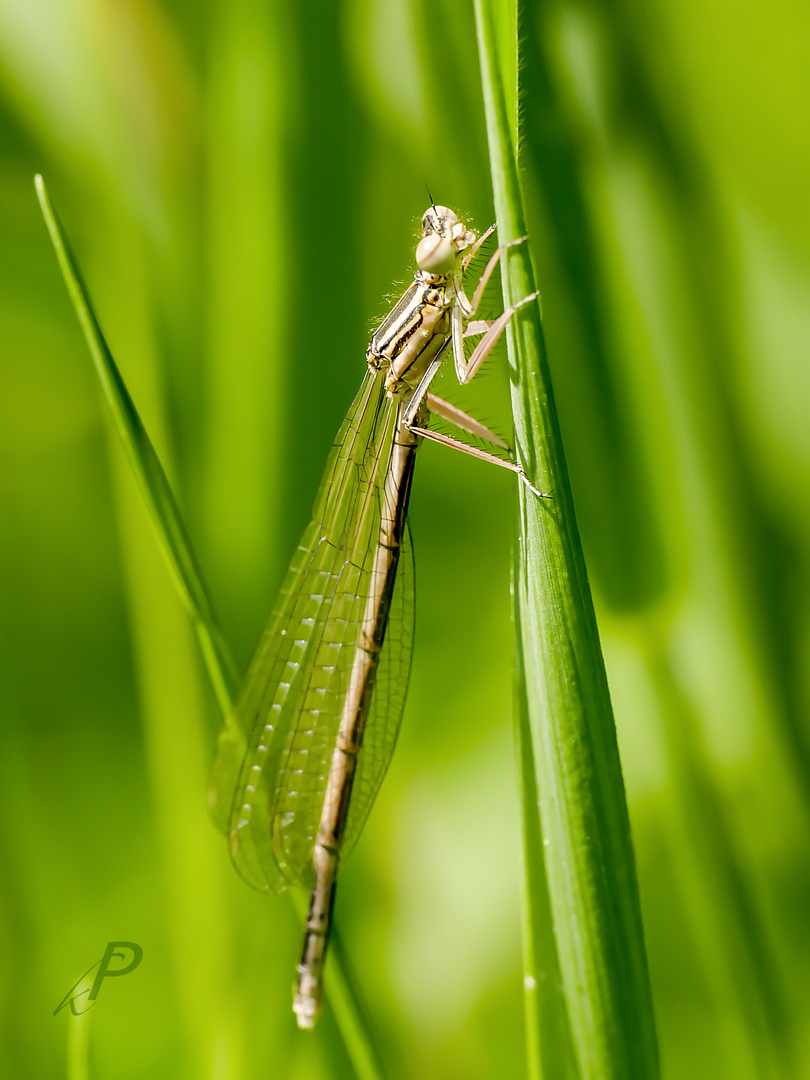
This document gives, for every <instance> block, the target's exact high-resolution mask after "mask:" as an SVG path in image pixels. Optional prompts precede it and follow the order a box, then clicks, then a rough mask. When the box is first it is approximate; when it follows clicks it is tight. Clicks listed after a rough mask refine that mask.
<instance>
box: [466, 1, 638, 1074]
mask: <svg viewBox="0 0 810 1080" xmlns="http://www.w3.org/2000/svg"><path fill="white" fill-rule="evenodd" d="M475 11H476V23H477V29H478V42H479V53H480V59H481V74H482V82H483V89H484V103H485V110H486V119H487V134H488V139H489V147H490V157H491V167H492V180H493V188H494V194H495V209H496V214H497V219H498V226H499V240H500V242H501V243H504V242H507V241H509V240H512V239H516V238H518V237H521V236H523V235H525V231H526V229H525V214H524V210H523V197H522V193H521V188H520V182H519V179H518V171H517V162H516V157H515V148H514V145H515V144H514V141H513V137H512V129H513V123H514V117H516V115H517V113H516V102H517V88H516V86H515V85H514V82H515V80H514V79H513V80H510V81H507V80H506V78H505V76H504V72H505V71H507V70H509V69H510V66H511V68H512V70H514V59H513V58H514V57H515V56H516V55H517V25H516V16H515V10H514V8H513V7H511V5H508V4H507V5H498V4H496V3H494V2H493V0H476V4H475ZM504 53H506V60H505V61H504ZM507 255H508V257H507V260H506V266H505V269H504V273H503V283H504V299H505V302H506V303H507V304H509V303H512V302H514V301H515V300H518V299H520V298H521V297H523V296H526V295H528V294H529V293H532V292H534V290H535V284H534V280H535V279H534V271H533V267H532V262H531V253H530V245H529V244H522V245H519V246H518V247H516V248H513V249H512V250H511V251H510V252H509V253H507ZM515 324H517V325H515ZM508 343H509V349H510V357H511V363H512V369H513V387H512V402H513V413H514V418H515V429H516V441H517V448H518V453H519V455H520V460H521V461H522V463H523V466H524V468H525V470H526V472H527V473H528V475H529V476H530V477H531V478H532V480H533V482H534V483H536V484H538V485H539V486H540V487H541V488H542V490H544V491H550V492H551V493H552V496H553V497H552V499H551V500H542V501H541V500H537V499H533V498H531V497H527V495H526V493H525V492H524V491H521V494H520V520H519V534H518V542H517V545H516V563H517V565H516V572H515V588H516V598H517V612H518V616H519V624H518V625H517V626H516V634H517V637H518V641H517V647H518V649H519V650H520V653H521V655H522V660H523V669H524V673H525V692H526V705H527V710H528V720H529V727H530V729H531V739H532V750H533V754H534V759H535V770H536V773H535V776H536V785H537V793H538V796H539V806H540V818H541V823H542V824H541V827H542V835H543V837H544V850H545V853H546V858H545V865H546V873H547V879H548V889H549V899H550V906H551V914H552V919H553V922H554V930H555V936H556V941H557V949H558V957H559V964H560V972H561V976H562V984H563V990H564V994H565V999H566V1003H567V1009H568V1017H569V1021H570V1030H571V1036H572V1042H573V1047H574V1054H575V1058H576V1061H577V1063H578V1067H579V1072H580V1075H581V1076H582V1077H583V1078H588V1080H607V1078H613V1080H620V1078H621V1080H630V1078H638V1080H641V1078H644V1080H651V1078H654V1077H657V1076H658V1052H657V1043H656V1035H655V1025H654V1020H653V1012H652V999H651V991H650V983H649V974H648V969H647V958H646V950H645V946H644V935H643V929H642V923H641V910H640V903H639V896H638V887H637V883H636V874H635V864H634V858H633V849H632V843H631V839H630V825H629V819H628V815H627V805H626V799H625V793H624V784H623V780H622V773H621V765H620V762H619V753H618V746H617V742H616V730H615V724H614V720H613V712H612V707H611V703H610V694H609V691H608V685H607V677H606V673H605V666H604V660H603V657H602V652H601V647H600V644H599V634H598V630H597V626H596V618H595V614H594V609H593V601H592V597H591V593H590V587H589V584H588V578H587V573H586V569H585V563H584V558H583V554H582V545H581V542H580V538H579V532H578V529H577V524H576V518H575V514H574V506H573V499H572V495H571V487H570V482H569V478H568V471H567V467H566V462H565V455H564V451H563V447H562V441H561V437H560V430H559V423H558V420H557V414H556V409H555V406H554V398H553V392H552V387H551V382H550V377H549V370H548V365H547V362H546V355H545V346H544V340H543V330H542V325H541V320H540V308H539V305H528V306H527V307H526V308H524V310H523V312H522V313H521V315H520V316H519V317H518V318H517V319H515V320H514V321H513V324H512V325H511V326H510V330H509V338H508ZM535 902H539V898H538V897H533V896H531V895H530V903H535ZM538 1037H539V1036H538Z"/></svg>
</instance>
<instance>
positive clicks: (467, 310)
mask: <svg viewBox="0 0 810 1080" xmlns="http://www.w3.org/2000/svg"><path fill="white" fill-rule="evenodd" d="M494 228H495V226H494V225H493V226H492V229H494ZM492 229H489V230H488V231H487V232H485V233H484V235H483V236H482V237H481V239H480V240H479V241H478V243H477V244H476V245H475V247H473V249H472V251H471V252H470V254H469V256H467V257H465V258H464V259H463V260H462V263H461V270H460V272H458V273H457V274H456V275H455V276H454V278H453V288H454V289H455V293H456V300H457V301H458V305H459V307H460V308H461V310H462V312H463V314H464V317H465V319H471V318H472V316H473V315H474V314H475V313H476V311H477V310H478V305H479V304H480V303H481V297H482V296H483V295H484V289H485V288H486V287H487V282H488V281H489V279H490V278H491V277H492V274H493V272H494V270H495V267H496V266H497V265H498V262H499V261H500V258H501V255H503V253H504V252H505V251H506V249H507V248H510V247H516V246H517V245H518V244H524V243H525V242H526V237H525V236H521V237H520V238H519V239H518V240H510V241H509V243H508V244H501V246H500V247H499V248H498V249H497V250H496V251H495V252H494V254H493V256H492V258H491V259H490V260H489V262H488V263H487V265H486V266H485V267H484V272H483V274H482V275H481V280H480V281H479V282H478V285H477V286H476V288H475V292H474V293H473V298H472V300H468V299H467V294H466V293H465V292H464V287H463V285H462V283H461V275H462V274H463V273H464V271H465V270H466V269H467V266H468V265H469V259H470V258H472V256H473V255H474V254H475V252H476V251H477V250H478V248H479V247H480V245H481V244H482V243H483V242H484V240H486V239H487V237H488V236H489V235H490V233H491V232H492Z"/></svg>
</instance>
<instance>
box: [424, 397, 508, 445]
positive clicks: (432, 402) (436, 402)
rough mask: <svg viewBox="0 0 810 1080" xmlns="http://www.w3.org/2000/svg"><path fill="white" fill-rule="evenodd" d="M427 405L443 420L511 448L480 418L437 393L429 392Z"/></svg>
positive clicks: (495, 443) (471, 433) (481, 437)
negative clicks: (463, 410)
mask: <svg viewBox="0 0 810 1080" xmlns="http://www.w3.org/2000/svg"><path fill="white" fill-rule="evenodd" d="M427 407H428V409H429V410H430V411H431V412H432V413H435V414H436V415H437V416H441V417H442V419H443V420H448V421H449V422H450V423H451V424H455V426H456V427H457V428H461V430H462V431H466V432H468V433H469V434H470V435H476V436H478V438H479V439H486V441H487V442H491V443H494V445H495V446H500V447H501V449H503V450H508V449H509V444H508V443H505V442H504V441H503V439H501V438H500V437H499V436H498V435H496V434H495V432H494V431H490V430H489V428H488V427H484V425H483V424H482V423H481V421H480V420H476V419H475V417H474V416H469V415H468V414H467V413H465V412H462V410H461V409H459V408H458V407H457V406H456V405H452V404H451V403H450V402H449V401H443V400H442V399H441V398H440V397H436V395H435V394H428V395H427Z"/></svg>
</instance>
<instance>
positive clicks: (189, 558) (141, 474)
mask: <svg viewBox="0 0 810 1080" xmlns="http://www.w3.org/2000/svg"><path fill="white" fill-rule="evenodd" d="M34 182H35V186H36V191H37V196H38V198H39V203H40V206H41V208H42V213H43V216H44V218H45V223H46V225H47V227H48V232H49V233H50V236H51V240H52V242H53V246H54V249H55V251H56V257H57V259H58V261H59V266H60V268H61V270H62V274H63V276H64V279H65V284H66V285H67V289H68V293H69V294H70V298H71V300H72V302H73V306H74V308H75V310H76V314H77V316H78V318H79V322H80V324H81V327H82V330H83V331H84V335H85V339H86V340H87V344H88V347H89V349H90V353H91V355H92V357H93V362H94V364H95V367H96V372H97V374H98V377H99V379H100V381H101V385H102V388H103V390H104V395H105V397H106V400H107V403H108V405H109V406H110V410H111V412H112V414H113V418H114V421H115V425H116V429H117V431H118V434H119V436H120V438H121V442H122V443H123V446H124V450H125V453H126V456H127V459H128V461H129V464H130V466H131V468H132V471H133V472H134V474H135V477H136V479H137V482H138V485H139V487H140V490H141V494H142V495H143V498H144V500H145V502H146V506H147V509H148V511H149V516H150V518H151V520H152V524H153V526H154V528H155V531H156V532H157V535H158V539H159V542H160V545H161V547H162V549H163V553H164V555H165V557H166V560H167V562H168V564H169V568H170V570H171V573H172V577H173V579H174V582H175V586H176V587H177V591H178V593H179V594H180V597H181V599H182V600H183V603H184V605H185V607H186V610H187V611H188V613H189V615H190V617H191V619H192V622H193V624H194V628H195V630H196V633H197V638H198V640H199V643H200V647H201V649H202V653H203V658H204V661H205V665H206V669H207V671H208V674H209V676H210V678H211V682H212V684H213V687H214V690H215V693H216V696H217V701H218V703H219V706H220V708H221V710H222V713H223V716H224V717H225V718H226V726H225V730H224V731H223V734H222V736H220V738H221V739H222V738H225V739H230V740H231V741H233V742H234V743H237V742H238V741H239V740H240V739H241V738H242V735H241V732H239V731H238V729H237V728H236V725H235V724H230V723H229V722H228V717H229V715H230V709H231V702H232V698H233V693H234V689H235V687H236V683H237V680H238V672H237V668H236V662H235V660H234V658H233V652H232V650H231V648H230V646H229V644H228V642H227V641H226V639H225V638H224V637H223V635H222V633H221V631H220V630H219V628H218V626H217V623H216V620H215V617H214V612H213V606H212V604H211V600H210V598H209V596H208V593H207V591H206V587H205V584H204V582H203V578H202V574H201V572H200V569H199V564H198V562H197V558H196V556H195V554H194V551H193V549H192V546H191V541H190V539H189V536H188V532H187V530H186V527H185V524H184V523H183V520H182V517H181V515H180V510H179V508H178V506H177V501H176V499H175V497H174V494H173V492H172V490H171V487H170V485H169V481H168V478H167V476H166V472H165V470H164V468H163V466H162V465H161V463H160V460H159V458H158V456H157V453H156V452H155V448H154V446H153V445H152V441H151V439H150V438H149V435H148V433H147V431H146V428H145V427H144V425H143V422H142V420H141V418H140V416H139V415H138V411H137V409H136V408H135V404H134V402H133V400H132V397H131V396H130V394H129V391H128V390H127V387H126V385H125V383H124V380H123V378H122V376H121V373H120V371H119V370H118V367H117V365H116V363H115V361H114V359H113V357H112V354H111V352H110V349H109V347H108V345H107V342H106V341H105V339H104V335H103V334H102V332H101V328H100V326H99V323H98V319H97V318H96V315H95V312H94V311H93V307H92V305H91V303H90V298H89V295H88V292H87V289H86V288H85V286H84V283H83V281H82V278H81V275H80V273H79V269H78V267H77V265H76V262H75V259H74V258H73V255H72V253H71V250H70V246H69V244H68V241H67V238H66V236H65V233H64V230H63V229H62V226H61V224H60V222H59V219H58V217H57V215H56V213H55V211H54V209H53V207H52V205H51V202H50V199H49V197H48V193H47V190H46V188H45V182H44V180H43V179H42V177H41V176H37V177H36V178H35V181H34ZM289 895H290V896H291V899H292V900H293V901H295V900H296V899H300V898H298V897H296V896H295V895H293V894H289ZM328 976H329V991H328V992H329V998H330V1004H331V1006H332V1009H333V1011H334V1014H335V1019H336V1021H337V1024H338V1027H339V1028H340V1032H341V1036H342V1038H343V1041H344V1044H345V1046H346V1051H347V1053H348V1055H349V1057H350V1059H351V1061H352V1064H353V1066H354V1069H355V1072H356V1074H357V1076H358V1080H382V1078H383V1076H384V1072H383V1069H382V1066H381V1064H380V1061H381V1059H380V1055H379V1052H378V1050H377V1048H376V1046H375V1044H374V1040H373V1037H372V1035H371V1029H370V1026H369V1023H368V1020H367V1017H366V1015H365V1012H364V1009H363V1008H362V1006H361V1005H360V1003H359V999H358V996H357V993H356V991H355V989H354V983H353V981H352V978H351V976H350V975H349V973H348V972H347V971H346V970H345V969H344V965H343V962H342V960H341V950H340V948H339V947H338V948H336V949H334V950H333V951H332V954H331V956H330V959H329V968H328Z"/></svg>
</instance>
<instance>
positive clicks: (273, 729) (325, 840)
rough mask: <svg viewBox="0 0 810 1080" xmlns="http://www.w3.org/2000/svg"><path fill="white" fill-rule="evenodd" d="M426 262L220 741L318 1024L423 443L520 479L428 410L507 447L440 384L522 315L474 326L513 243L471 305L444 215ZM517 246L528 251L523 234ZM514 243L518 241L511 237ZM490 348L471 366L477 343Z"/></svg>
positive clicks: (379, 335)
mask: <svg viewBox="0 0 810 1080" xmlns="http://www.w3.org/2000/svg"><path fill="white" fill-rule="evenodd" d="M422 225H423V235H422V239H421V240H420V241H419V244H418V246H417V248H416V263H417V265H418V267H419V269H418V270H417V272H416V274H415V277H414V281H413V284H412V285H410V286H409V288H408V289H406V291H405V292H404V293H403V295H402V297H401V298H400V300H399V301H398V302H397V304H396V305H395V306H394V308H393V309H392V311H391V312H390V314H389V315H388V317H387V318H386V319H385V320H384V322H383V323H382V325H381V326H380V328H379V329H378V330H377V332H376V333H375V334H374V336H373V337H372V339H371V343H370V345H369V347H368V351H367V353H366V363H367V371H366V375H365V378H364V380H363V383H362V385H361V387H360V392H359V393H358V395H357V397H356V398H355V401H354V404H353V405H352V407H351V409H350V410H349V414H348V416H347V417H346V419H345V421H344V423H343V426H342V427H341V429H340V432H339V434H338V437H337V440H336V442H335V444H334V446H333V448H332V452H331V454H330V456H329V460H328V462H327V466H326V471H325V472H324V476H323V480H322V481H321V486H320V488H319V489H318V494H317V496H316V499H315V506H314V508H313V511H312V520H311V521H310V523H309V525H308V526H307V528H306V531H305V532H304V535H303V536H302V538H301V541H300V543H299V545H298V549H297V551H296V553H295V555H294V556H293V559H292V562H291V563H290V567H289V569H288V571H287V575H286V577H285V579H284V582H283V584H282V586H281V591H280V592H279V595H278V598H277V600H276V604H275V607H274V610H273V612H272V613H271V615H270V618H269V620H268V622H267V624H266V627H265V629H264V632H263V634H262V637H261V639H260V641H259V644H258V647H257V648H256V652H255V654H254V656H253V659H252V661H251V663H250V666H249V668H248V671H247V674H246V676H245V679H244V682H243V684H242V687H241V689H240V692H239V694H238V696H237V700H236V704H235V706H234V709H233V712H232V715H231V716H230V717H229V720H228V722H227V724H226V726H225V730H224V731H223V733H222V736H221V737H220V740H219V744H218V748H217V757H216V760H215V762H214V767H213V772H212V780H211V789H210V801H211V807H212V811H213V814H214V817H215V819H216V820H217V822H218V823H219V824H220V826H221V827H222V828H223V829H224V830H225V832H226V833H227V834H228V836H229V840H230V850H231V856H232V858H233V861H234V863H235V865H236V868H237V870H238V871H239V873H240V874H241V875H242V877H243V878H244V879H245V881H247V882H248V884H250V885H252V886H253V887H254V888H256V889H259V890H260V891H262V892H280V891H282V890H283V889H285V888H286V887H287V886H288V885H295V886H299V887H303V888H304V889H307V890H308V891H309V892H310V903H309V913H308V915H307V919H306V924H305V927H304V943H303V949H302V955H301V962H300V964H299V967H298V982H297V985H296V988H295V997H294V1005H293V1008H294V1010H295V1013H296V1016H297V1019H298V1024H299V1026H300V1027H302V1028H311V1027H313V1025H314V1023H315V1019H316V1017H317V1014H318V1011H319V1009H320V1003H321V973H322V970H323V962H324V955H325V951H326V944H327V939H328V934H329V927H330V922H331V914H332V905H333V902H334V894H335V880H336V877H337V873H338V869H339V866H340V863H341V862H342V860H343V859H344V858H345V857H346V855H347V854H348V852H349V850H350V849H351V848H352V846H353V845H354V843H355V842H356V840H357V837H358V836H359V834H360V831H361V830H362V828H363V825H364V824H365V821H366V818H367V816H368V812H369V809H370V808H371V804H372V802H373V801H374V797H375V795H376V794H377V790H378V788H379V786H380V783H381V781H382V778H383V776H384V774H385V771H386V769H387V768H388V763H389V761H390V759H391V754H392V751H393V748H394V743H395V741H396V737H397V732H398V729H399V724H400V719H401V717H402V710H403V706H404V703H405V692H406V689H407V683H408V672H409V668H410V656H411V645H412V640H413V556H412V553H411V545H410V537H409V533H408V527H407V522H406V514H407V509H408V496H409V493H410V488H411V477H412V475H413V466H414V457H415V455H416V450H417V448H418V446H419V445H420V443H421V442H422V440H423V439H430V440H434V441H436V442H439V443H444V444H446V445H448V446H452V447H455V448H457V449H459V450H462V451H464V452H465V453H468V454H472V455H474V456H475V457H479V458H483V459H485V460H487V461H492V462H494V463H495V464H497V465H501V466H504V467H505V468H507V469H511V470H512V471H513V472H515V473H517V474H518V476H519V477H520V479H521V481H522V482H523V483H524V484H526V486H527V487H528V488H530V489H531V491H533V492H534V493H535V494H536V495H538V496H539V495H540V494H541V493H540V492H539V491H537V489H536V488H534V487H533V486H532V485H531V483H530V482H529V480H528V479H527V477H526V476H525V474H524V473H523V470H522V468H521V467H520V465H519V464H517V463H516V462H514V461H511V460H503V459H502V458H499V457H497V456H495V455H494V454H491V453H488V452H487V451H485V450H481V449H479V448H477V447H474V446H469V445H467V444H466V443H464V442H463V441H461V440H460V439H455V438H453V437H451V436H448V435H445V434H443V433H442V432H438V431H433V430H431V429H430V428H429V427H428V422H429V416H430V414H431V413H434V414H437V415H439V416H441V417H443V418H444V419H445V420H447V421H449V422H450V423H452V424H454V425H455V426H456V427H458V428H460V429H461V430H463V431H466V432H468V433H470V434H473V435H476V436H478V437H480V438H482V439H484V440H488V441H490V442H491V443H494V444H496V445H499V446H500V447H501V448H506V444H505V443H503V442H502V440H500V439H499V438H498V437H497V436H496V435H494V434H493V433H492V432H491V431H489V430H488V429H487V428H486V427H484V425H483V424H480V423H479V422H478V421H477V420H474V419H473V418H472V417H470V416H467V414H466V413H463V412H462V411H461V410H460V409H457V408H456V407H455V406H453V405H450V404H449V403H447V402H445V401H442V400H441V399H440V398H437V397H435V396H434V395H433V394H431V393H430V392H429V387H430V384H431V382H432V380H433V378H434V376H435V375H436V373H437V372H438V370H439V367H440V365H441V363H442V360H443V359H444V357H445V355H446V354H447V352H448V351H451V352H452V354H453V358H454V361H455V369H456V374H457V376H458V381H459V382H460V383H461V384H464V383H468V382H469V381H470V379H472V378H473V376H474V375H475V373H476V372H477V371H478V369H479V368H480V366H481V364H482V362H483V361H484V360H485V359H486V357H487V355H488V354H489V353H490V352H491V350H492V347H493V345H494V344H495V342H496V341H497V339H498V337H499V336H500V335H501V334H502V332H503V330H504V327H505V326H506V324H507V323H508V321H509V319H510V318H511V317H512V316H513V315H514V314H515V312H516V311H517V310H518V308H520V307H521V306H522V305H523V304H525V303H528V302H529V301H530V300H533V299H535V297H536V295H537V294H536V293H535V294H533V295H532V296H528V297H526V298H525V299H524V300H522V301H521V302H520V303H518V304H515V305H514V306H512V307H510V308H507V310H506V311H504V313H503V314H502V315H501V316H500V317H499V318H498V319H495V320H494V321H492V322H487V321H472V320H473V316H474V315H475V313H476V311H477V309H478V306H479V303H480V300H481V296H482V294H483V291H484V287H485V285H486V283H487V281H488V279H489V277H490V275H491V274H492V272H493V270H494V269H495V266H496V264H497V262H498V259H499V258H500V256H501V254H502V253H503V251H504V248H503V247H501V248H498V249H497V250H496V252H495V253H494V255H493V256H492V258H491V259H490V260H489V262H488V263H487V265H486V267H485V269H484V272H483V274H482V275H481V279H480V281H479V283H478V286H477V288H476V290H475V292H474V294H473V297H472V300H469V299H468V298H467V296H466V294H465V292H464V285H463V276H464V273H465V271H466V270H467V268H468V266H469V265H470V261H471V260H472V259H473V257H474V256H475V255H476V254H477V253H478V251H479V250H480V248H481V245H482V244H483V243H484V241H485V240H486V239H487V238H488V237H489V236H490V235H491V234H492V232H493V230H494V228H495V226H494V225H493V226H492V228H491V229H489V230H488V231H487V232H486V233H484V235H483V236H481V237H478V236H477V235H476V234H475V233H474V232H472V231H471V230H469V229H467V228H466V226H465V225H464V224H463V223H462V222H461V221H459V219H458V218H457V217H456V215H455V214H454V213H453V212H452V211H451V210H448V209H447V208H446V207H443V206H433V205H431V207H430V209H429V210H428V211H427V212H426V214H425V215H424V218H423V219H422ZM517 242H518V243H519V242H520V241H517ZM506 246H509V245H506ZM471 336H478V337H480V340H479V341H478V344H477V345H476V347H475V348H474V350H473V351H472V354H471V355H470V357H469V359H467V358H466V357H465V352H464V342H463V339H464V337H471Z"/></svg>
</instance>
